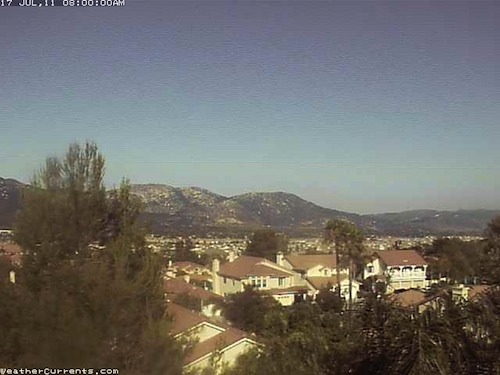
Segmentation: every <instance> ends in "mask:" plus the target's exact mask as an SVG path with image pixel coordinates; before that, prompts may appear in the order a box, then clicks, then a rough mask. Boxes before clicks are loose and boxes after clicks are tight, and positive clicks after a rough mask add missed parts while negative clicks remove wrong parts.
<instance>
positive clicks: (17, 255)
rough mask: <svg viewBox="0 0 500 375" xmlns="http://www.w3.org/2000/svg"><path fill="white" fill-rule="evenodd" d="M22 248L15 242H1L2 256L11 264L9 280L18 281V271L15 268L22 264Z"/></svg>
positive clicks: (0, 250)
mask: <svg viewBox="0 0 500 375" xmlns="http://www.w3.org/2000/svg"><path fill="white" fill-rule="evenodd" d="M22 254H23V252H22V249H21V247H20V246H19V245H17V244H13V243H0V257H2V258H3V259H5V260H6V262H7V263H8V264H9V268H10V270H9V281H10V282H11V283H14V284H15V283H16V272H15V271H14V268H15V267H16V266H20V265H21V258H22Z"/></svg>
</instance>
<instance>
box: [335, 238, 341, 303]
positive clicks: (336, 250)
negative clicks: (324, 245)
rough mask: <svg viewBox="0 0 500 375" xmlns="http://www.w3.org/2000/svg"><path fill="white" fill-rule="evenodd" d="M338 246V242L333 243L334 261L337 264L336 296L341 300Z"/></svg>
mask: <svg viewBox="0 0 500 375" xmlns="http://www.w3.org/2000/svg"><path fill="white" fill-rule="evenodd" d="M339 245H340V244H339V243H338V242H336V243H335V260H336V262H337V265H336V266H337V295H338V297H339V299H341V298H342V295H341V294H340V251H339V250H340V249H339V247H340V246H339Z"/></svg>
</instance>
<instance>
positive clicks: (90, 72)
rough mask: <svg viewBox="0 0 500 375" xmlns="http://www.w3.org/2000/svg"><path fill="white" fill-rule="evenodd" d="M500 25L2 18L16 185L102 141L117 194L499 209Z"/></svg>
mask: <svg viewBox="0 0 500 375" xmlns="http://www.w3.org/2000/svg"><path fill="white" fill-rule="evenodd" d="M499 20H500V1H491V2H490V1H472V2H460V1H432V2H424V1H419V0H407V1H390V2H381V1H367V2H362V1H346V2H339V1H320V2H314V1H305V2H300V1H283V2H277V1H261V2H256V1H238V2H236V1H232V2H212V1H183V2H173V1H167V0H165V1H137V0H136V1H132V0H128V1H127V3H126V6H125V7H118V8H92V9H85V8H72V9H69V8H32V9H27V8H0V176H2V177H11V178H16V179H18V180H21V181H25V182H27V181H29V179H30V176H31V175H32V172H33V171H34V170H35V169H36V168H37V167H39V166H40V165H41V164H42V162H43V160H44V158H45V157H46V156H49V155H51V154H62V153H63V152H64V151H65V149H66V148H67V146H68V145H69V143H70V142H72V141H85V140H86V139H91V140H94V141H96V142H97V143H98V145H99V146H100V148H101V150H102V152H103V153H104V155H105V156H106V159H107V183H108V184H110V185H111V184H113V183H118V182H119V181H120V179H121V177H122V176H126V177H128V178H130V179H131V180H132V182H134V183H148V182H156V183H165V184H169V185H174V186H200V187H204V188H207V189H210V190H212V191H214V192H216V193H219V194H223V195H235V194H240V193H244V192H248V191H287V192H292V193H295V194H298V195H300V196H302V197H303V198H305V199H308V200H311V201H313V202H315V203H317V204H320V205H324V206H327V207H331V208H337V209H342V210H348V211H352V212H358V213H368V212H386V211H398V210H406V209H416V208H437V209H468V208H500V173H499V172H500V163H499V162H500V26H499V25H500V23H499Z"/></svg>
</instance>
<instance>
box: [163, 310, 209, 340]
mask: <svg viewBox="0 0 500 375" xmlns="http://www.w3.org/2000/svg"><path fill="white" fill-rule="evenodd" d="M167 313H168V314H171V315H172V318H173V325H172V330H171V333H172V334H173V335H177V334H179V333H182V332H185V331H187V330H189V329H191V328H193V327H196V326H197V325H198V324H200V323H203V322H206V321H208V319H207V318H205V317H204V316H202V315H201V314H196V313H195V312H193V311H191V310H188V309H186V308H184V307H182V306H179V305H176V304H175V303H169V304H168V306H167Z"/></svg>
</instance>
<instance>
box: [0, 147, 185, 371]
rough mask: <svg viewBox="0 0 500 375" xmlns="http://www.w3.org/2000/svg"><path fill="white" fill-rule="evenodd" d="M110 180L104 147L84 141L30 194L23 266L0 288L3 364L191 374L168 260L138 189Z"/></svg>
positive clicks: (19, 235) (49, 165)
mask: <svg viewBox="0 0 500 375" xmlns="http://www.w3.org/2000/svg"><path fill="white" fill-rule="evenodd" d="M103 176H104V158H103V157H102V155H101V154H100V153H99V151H98V149H97V146H96V145H94V144H92V143H87V144H86V145H85V146H84V147H81V146H79V145H76V144H75V145H71V146H70V148H69V151H68V153H67V154H66V156H65V157H64V158H63V159H59V158H55V157H53V158H49V159H47V162H46V165H45V167H44V168H42V169H41V170H40V171H39V172H38V173H37V174H36V175H35V177H34V179H33V184H32V187H30V188H28V189H26V190H25V191H24V194H23V210H22V212H21V213H20V215H19V218H18V221H17V223H16V228H15V239H16V241H17V242H18V244H19V245H21V247H22V248H23V251H24V255H23V259H22V267H21V268H20V269H19V270H18V274H19V277H18V278H17V280H18V281H17V283H16V284H15V285H13V284H8V285H6V284H5V283H0V296H1V297H2V300H3V301H7V303H6V305H7V306H9V309H8V310H7V311H3V312H2V313H1V314H0V315H2V319H0V320H1V322H0V331H2V332H5V333H6V337H7V340H5V341H4V340H0V341H2V344H1V345H3V346H4V347H2V350H1V353H2V354H1V356H2V358H1V360H2V363H3V364H5V365H7V366H13V367H15V366H16V365H18V366H23V367H40V366H42V367H59V368H67V367H72V368H74V367H96V366H98V367H113V368H119V369H120V371H121V372H123V373H124V374H132V375H135V374H144V373H149V374H180V373H181V368H182V350H181V348H180V346H179V345H178V344H177V343H176V342H175V341H174V339H173V338H172V337H171V336H170V335H169V328H168V327H169V321H168V320H166V319H165V318H164V316H165V314H164V306H165V301H164V297H163V291H162V284H161V281H162V279H161V259H159V257H158V256H157V255H155V254H153V253H151V252H149V251H148V250H147V248H146V246H145V241H144V233H143V231H142V230H141V229H140V228H139V227H138V226H137V225H136V218H137V215H138V213H139V206H138V204H137V201H136V200H134V198H133V197H132V196H131V195H130V186H129V185H128V183H126V182H124V183H122V185H121V186H120V188H119V189H116V190H115V191H113V192H111V193H109V194H108V193H107V192H106V191H105V188H104V185H103ZM4 349H5V351H4ZM4 353H5V354H4Z"/></svg>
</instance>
